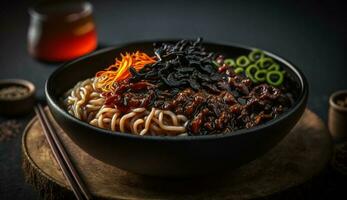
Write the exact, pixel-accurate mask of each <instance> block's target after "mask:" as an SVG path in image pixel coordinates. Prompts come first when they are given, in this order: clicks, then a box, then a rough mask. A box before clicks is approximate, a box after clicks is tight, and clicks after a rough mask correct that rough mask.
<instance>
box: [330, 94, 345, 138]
mask: <svg viewBox="0 0 347 200" xmlns="http://www.w3.org/2000/svg"><path fill="white" fill-rule="evenodd" d="M345 98H347V90H340V91H336V92H334V93H333V94H332V95H331V96H330V99H329V105H330V107H329V119H328V126H329V131H330V133H331V135H332V137H333V139H334V140H335V141H340V140H345V139H347V107H343V106H340V105H338V104H337V100H340V99H345Z"/></svg>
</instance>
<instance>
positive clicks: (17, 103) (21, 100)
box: [0, 79, 35, 116]
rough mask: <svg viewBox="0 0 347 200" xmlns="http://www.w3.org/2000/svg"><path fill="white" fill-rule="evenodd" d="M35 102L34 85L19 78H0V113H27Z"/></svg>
mask: <svg viewBox="0 0 347 200" xmlns="http://www.w3.org/2000/svg"><path fill="white" fill-rule="evenodd" d="M34 103H35V86H34V84H33V83H31V82H29V81H26V80H21V79H3V80H0V114H1V115H12V116H14V115H22V114H26V113H29V112H30V111H31V110H32V109H33V107H34Z"/></svg>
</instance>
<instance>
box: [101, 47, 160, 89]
mask: <svg viewBox="0 0 347 200" xmlns="http://www.w3.org/2000/svg"><path fill="white" fill-rule="evenodd" d="M154 62H156V60H155V57H150V56H148V55H147V54H146V53H142V52H139V51H137V52H135V53H131V54H130V53H125V55H123V54H121V60H118V58H116V62H115V64H113V65H111V66H109V67H108V68H106V69H105V70H102V71H99V72H97V73H96V78H97V82H96V87H97V88H99V89H101V90H102V91H104V92H110V91H113V90H114V86H115V83H117V82H119V81H122V80H125V79H127V78H130V77H131V73H130V71H129V68H130V67H133V68H134V69H135V70H136V71H140V70H141V69H142V68H143V67H144V66H145V65H147V64H151V63H154Z"/></svg>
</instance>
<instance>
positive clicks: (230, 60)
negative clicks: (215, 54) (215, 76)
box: [224, 58, 235, 66]
mask: <svg viewBox="0 0 347 200" xmlns="http://www.w3.org/2000/svg"><path fill="white" fill-rule="evenodd" d="M224 64H226V65H228V66H235V61H234V60H233V59H231V58H228V59H225V60H224Z"/></svg>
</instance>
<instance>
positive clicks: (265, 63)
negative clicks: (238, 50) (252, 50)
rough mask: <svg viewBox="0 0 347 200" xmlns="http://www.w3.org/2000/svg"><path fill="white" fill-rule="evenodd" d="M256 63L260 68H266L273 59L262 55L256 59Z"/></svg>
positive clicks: (272, 62)
mask: <svg viewBox="0 0 347 200" xmlns="http://www.w3.org/2000/svg"><path fill="white" fill-rule="evenodd" d="M257 64H259V67H260V68H262V69H267V68H269V67H270V66H271V65H272V64H274V61H273V60H272V59H271V58H267V57H264V58H262V59H260V60H258V62H257Z"/></svg>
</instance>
